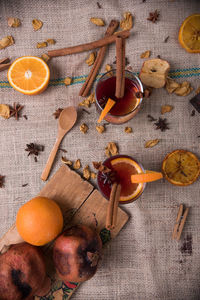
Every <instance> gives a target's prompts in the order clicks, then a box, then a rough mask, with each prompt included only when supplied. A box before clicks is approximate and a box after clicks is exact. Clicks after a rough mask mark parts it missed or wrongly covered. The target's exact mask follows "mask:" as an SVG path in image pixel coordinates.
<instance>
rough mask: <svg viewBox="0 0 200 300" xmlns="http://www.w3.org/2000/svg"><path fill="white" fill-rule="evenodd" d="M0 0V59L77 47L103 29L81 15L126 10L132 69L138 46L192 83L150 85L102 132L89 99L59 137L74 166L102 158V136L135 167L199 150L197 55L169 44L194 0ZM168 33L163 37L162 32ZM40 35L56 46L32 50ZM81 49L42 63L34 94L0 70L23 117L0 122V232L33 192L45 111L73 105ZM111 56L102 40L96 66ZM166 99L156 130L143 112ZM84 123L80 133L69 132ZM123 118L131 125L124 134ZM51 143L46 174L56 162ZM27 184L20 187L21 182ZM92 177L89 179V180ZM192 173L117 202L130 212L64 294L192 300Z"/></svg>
mask: <svg viewBox="0 0 200 300" xmlns="http://www.w3.org/2000/svg"><path fill="white" fill-rule="evenodd" d="M99 3H100V4H101V6H102V8H101V9H99V8H98V7H97V3H96V1H88V0H87V1H83V0H82V1H81V0H80V1H78V0H74V1H64V0H60V1H47V0H45V1H41V0H39V1H25V0H21V1H1V9H0V25H1V35H0V38H2V37H4V36H7V35H12V36H13V37H14V39H15V44H14V45H12V46H10V47H8V48H6V49H5V50H1V51H0V58H3V57H10V58H11V59H12V60H14V59H15V58H17V57H19V56H23V55H36V56H40V55H41V54H43V53H46V52H47V50H51V49H52V50H53V49H57V48H62V47H67V46H72V45H77V44H81V43H86V42H90V41H92V40H95V39H99V38H101V37H102V36H103V35H104V32H105V27H97V26H95V25H94V24H92V23H90V21H89V19H90V18H91V17H102V18H103V19H104V20H105V21H106V24H108V23H109V22H110V20H111V19H118V20H120V19H121V18H122V14H123V12H125V11H130V12H131V13H132V14H133V16H134V26H133V29H132V31H133V35H132V36H131V37H130V38H129V40H128V41H127V51H126V56H127V58H128V60H129V62H130V65H131V66H132V68H133V71H134V72H138V71H139V70H140V68H141V66H142V63H143V60H142V59H140V54H141V53H142V52H144V51H146V50H151V53H152V54H151V57H157V55H160V56H161V58H163V59H166V60H167V61H168V62H169V63H170V66H171V72H170V76H173V77H174V78H177V80H178V81H179V82H182V81H184V80H188V81H189V82H191V85H192V87H193V88H194V91H193V92H192V93H191V94H190V95H188V96H186V97H178V96H176V95H169V94H168V93H167V91H166V90H165V89H159V90H154V91H153V94H152V96H151V97H150V99H147V100H145V101H144V102H143V105H142V109H141V111H140V112H139V113H138V114H137V116H135V117H134V118H133V119H132V120H130V121H129V122H128V123H127V124H125V125H111V124H110V125H109V126H107V127H106V132H105V133H103V134H101V135H100V134H98V133H97V131H96V129H95V126H96V122H97V118H98V115H97V113H96V109H95V106H94V105H93V106H92V107H91V108H89V109H88V111H89V112H90V114H87V113H85V112H81V109H80V108H79V114H78V121H77V123H76V125H75V126H74V128H73V130H71V131H70V132H69V133H68V134H67V136H66V137H65V138H64V140H63V142H62V148H64V149H66V150H67V153H66V154H65V155H66V156H67V158H68V159H70V160H73V161H74V160H76V159H78V158H80V159H81V162H82V166H85V165H86V164H89V165H90V166H91V167H92V164H91V162H92V161H102V160H104V159H105V153H104V149H105V147H106V145H107V143H108V142H110V141H113V142H116V143H117V144H118V146H119V152H120V154H127V155H131V156H133V157H134V158H135V159H137V160H138V161H139V162H141V163H142V165H143V166H144V167H145V169H150V170H156V171H159V170H160V167H161V163H162V160H163V158H164V156H165V155H166V153H168V152H170V151H172V150H174V149H186V150H190V151H192V152H194V153H195V154H196V155H197V156H200V150H199V139H198V136H199V134H200V132H199V115H198V113H197V112H196V114H195V115H194V116H193V117H192V116H191V112H192V110H193V107H192V106H191V105H190V103H189V99H190V98H192V96H194V95H195V89H197V87H198V86H199V76H200V68H199V54H189V53H187V52H186V51H185V50H184V49H182V48H181V47H180V45H179V43H178V39H177V35H178V30H179V27H180V24H181V23H182V21H183V20H184V19H185V18H186V17H187V16H189V15H190V14H193V13H196V12H199V9H200V6H199V1H198V0H196V1H188V0H185V1H184V0H183V1H178V0H177V1H170V0H152V1H149V0H146V1H145V2H143V1H142V0H135V1H128V0H125V1H115V0H111V1H103V0H101V1H99ZM155 9H157V10H158V11H159V12H160V20H159V22H157V23H156V24H153V23H151V22H149V21H147V17H148V14H149V12H152V11H154V10H155ZM8 16H13V17H19V18H20V19H21V21H22V25H21V27H19V28H10V27H8V26H7V21H6V18H7V17H8ZM34 18H38V19H40V20H42V21H43V23H44V25H43V27H42V29H41V30H39V31H36V32H34V31H33V29H32V24H31V21H32V19H34ZM167 36H169V39H168V42H167V43H164V39H165V38H166V37H167ZM48 38H53V39H55V40H56V44H55V45H52V46H48V48H46V49H37V48H36V44H37V42H41V41H45V40H46V39H48ZM87 56H88V53H80V54H74V55H71V56H66V57H59V58H54V59H52V60H51V61H50V63H49V66H50V71H51V81H50V85H49V87H48V89H47V90H46V91H45V92H44V93H43V94H41V95H38V96H25V95H22V94H20V93H18V92H16V91H15V90H13V89H12V88H11V87H10V86H9V84H8V82H7V77H6V71H4V72H1V73H0V99H1V100H0V102H1V103H5V104H9V105H12V104H13V102H19V103H20V104H22V105H24V109H23V114H25V115H27V117H28V120H26V119H24V118H21V119H20V120H18V121H16V120H15V119H14V118H11V119H9V120H4V119H1V120H0V128H1V130H0V141H1V143H0V157H1V165H0V175H5V176H6V177H5V187H4V188H2V189H0V199H1V201H0V230H1V231H0V232H1V235H2V234H3V233H5V232H6V231H7V230H8V229H9V227H10V226H11V225H12V224H13V223H14V221H15V217H16V213H17V210H18V209H19V207H20V206H21V205H22V204H23V203H25V202H26V201H28V200H29V199H31V198H32V197H34V196H35V195H36V194H38V192H39V191H40V190H41V188H42V187H43V186H44V185H45V183H44V182H42V181H41V179H40V175H41V172H42V170H43V168H44V165H45V163H46V161H47V158H48V155H49V152H50V150H51V148H52V146H53V143H54V141H55V137H56V133H57V121H56V120H55V119H54V117H53V116H52V114H53V112H54V111H55V110H56V109H57V108H59V107H66V106H69V105H78V103H79V102H80V101H81V97H79V96H78V93H79V90H80V88H81V85H82V82H83V81H84V79H85V76H86V75H87V74H88V73H89V70H90V67H88V65H87V64H86V63H85V60H86V57H87ZM114 60H115V47H114V45H111V46H109V51H107V54H106V57H105V60H104V63H103V65H102V68H101V70H100V73H103V72H104V71H105V65H106V64H112V63H113V61H114ZM66 76H70V77H73V84H72V85H71V86H68V87H65V86H64V84H63V79H64V78H65V77H66ZM164 104H170V105H173V106H174V109H173V111H172V112H170V113H168V114H166V115H165V116H166V118H167V120H168V122H169V127H170V130H167V131H165V132H161V131H158V130H155V129H154V126H153V124H152V123H151V122H149V121H148V119H147V114H151V115H152V116H154V117H155V118H158V117H159V116H160V109H161V106H162V105H164ZM82 123H86V124H87V125H88V127H89V130H88V132H87V134H85V135H84V134H83V133H82V132H80V130H79V126H80V125H81V124H82ZM125 126H131V127H132V128H133V133H131V134H125V133H124V128H125ZM157 138H158V139H160V143H159V144H158V145H157V146H155V147H154V148H149V149H146V148H144V144H145V142H146V141H148V140H151V139H157ZM31 142H33V143H37V144H40V145H44V146H45V150H44V152H42V153H40V154H39V156H38V162H35V161H34V157H32V156H29V157H27V152H25V148H26V144H29V143H31ZM62 155H63V153H62V152H61V151H59V153H58V155H57V158H56V162H55V164H54V167H53V170H52V173H51V176H52V174H53V173H55V171H56V170H57V169H58V168H59V166H60V165H61V156H62ZM26 183H27V184H28V185H27V186H25V187H22V185H23V184H26ZM94 184H95V183H94ZM198 201H199V181H198V182H196V183H194V184H193V185H191V186H188V187H177V186H173V185H171V184H170V183H168V182H164V181H160V182H154V183H151V184H148V185H147V188H146V189H145V192H144V193H143V195H142V196H141V197H140V198H139V199H138V200H137V201H136V202H134V203H131V204H128V205H125V206H123V208H124V209H125V210H126V211H127V212H128V213H129V214H130V215H131V218H130V220H129V222H128V223H127V225H126V226H125V228H124V229H123V230H122V231H121V232H120V234H119V235H118V236H117V238H116V239H114V240H113V241H112V243H110V244H109V245H108V246H107V247H106V249H105V251H104V257H103V260H102V263H101V267H100V268H99V270H98V272H97V274H96V275H95V277H94V278H92V279H91V280H90V281H88V282H86V283H84V284H82V285H81V287H80V288H79V289H78V290H77V291H76V293H75V294H74V295H73V299H76V300H78V299H82V300H83V299H84V300H86V299H87V300H90V299H91V300H92V299H98V300H105V299H109V300H112V299H126V300H144V299H149V300H156V299H159V300H161V299H162V300H197V299H199V298H200V296H199V295H200V288H199V280H200V258H199V257H200V256H199V254H200V250H199V244H200V235H199V227H200V214H199V213H200V205H199V202H198ZM181 203H184V204H185V205H186V206H190V212H189V216H188V218H187V222H186V225H185V228H184V232H183V235H182V238H181V241H179V242H176V241H172V239H171V234H172V228H173V225H174V222H175V218H176V214H177V211H178V206H179V205H180V204H181ZM186 239H190V242H191V243H192V245H191V246H192V251H191V252H190V253H189V252H188V253H187V251H183V250H182V251H181V248H182V249H183V245H184V243H185V241H186Z"/></svg>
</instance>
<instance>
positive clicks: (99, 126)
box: [96, 125, 105, 133]
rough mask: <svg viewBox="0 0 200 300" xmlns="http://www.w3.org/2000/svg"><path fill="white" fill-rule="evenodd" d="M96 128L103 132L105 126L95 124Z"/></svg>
mask: <svg viewBox="0 0 200 300" xmlns="http://www.w3.org/2000/svg"><path fill="white" fill-rule="evenodd" d="M96 130H97V131H98V133H103V132H104V131H105V127H104V125H97V126H96Z"/></svg>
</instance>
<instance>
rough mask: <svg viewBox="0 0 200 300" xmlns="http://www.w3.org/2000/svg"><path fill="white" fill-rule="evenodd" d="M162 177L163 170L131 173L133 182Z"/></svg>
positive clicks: (148, 180)
mask: <svg viewBox="0 0 200 300" xmlns="http://www.w3.org/2000/svg"><path fill="white" fill-rule="evenodd" d="M161 178H163V174H162V173H161V172H154V171H146V173H140V174H134V175H131V182H132V183H145V182H152V181H156V180H159V179H161Z"/></svg>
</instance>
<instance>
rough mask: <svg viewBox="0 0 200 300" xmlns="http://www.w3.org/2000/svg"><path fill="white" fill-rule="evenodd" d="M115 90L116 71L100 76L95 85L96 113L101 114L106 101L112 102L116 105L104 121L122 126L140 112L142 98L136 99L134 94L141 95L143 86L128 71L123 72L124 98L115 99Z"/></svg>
mask: <svg viewBox="0 0 200 300" xmlns="http://www.w3.org/2000/svg"><path fill="white" fill-rule="evenodd" d="M115 89H116V70H112V71H109V72H107V73H105V74H104V75H102V77H101V78H100V79H99V81H98V83H97V85H96V89H95V98H96V106H97V111H98V112H99V113H101V112H102V111H103V109H104V107H105V105H106V103H107V101H108V99H109V98H111V99H112V100H114V101H115V102H116V103H115V104H114V106H113V107H112V108H111V110H110V112H109V113H108V114H107V115H106V116H105V118H104V119H105V120H106V121H107V122H109V123H114V124H122V123H125V122H127V121H129V120H130V119H132V118H133V117H134V116H135V115H136V114H137V113H138V111H139V110H140V107H141V103H142V100H143V98H137V97H136V93H138V92H141V93H143V86H142V83H141V81H140V79H139V78H138V77H137V76H135V75H134V74H133V73H132V72H130V71H125V88H124V96H123V97H122V98H117V97H116V96H115ZM141 93H140V94H141ZM138 94H139V93H138Z"/></svg>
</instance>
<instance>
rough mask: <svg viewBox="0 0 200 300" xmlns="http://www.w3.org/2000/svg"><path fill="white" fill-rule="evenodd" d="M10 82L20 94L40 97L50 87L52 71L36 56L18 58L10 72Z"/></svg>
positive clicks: (8, 75)
mask: <svg viewBox="0 0 200 300" xmlns="http://www.w3.org/2000/svg"><path fill="white" fill-rule="evenodd" d="M7 77H8V81H9V83H10V85H11V86H12V87H13V88H14V89H15V90H17V91H18V92H20V93H22V94H25V95H38V94H40V93H42V92H43V91H44V90H45V89H46V88H47V86H48V83H49V79H50V71H49V67H48V66H47V64H46V63H45V62H44V61H43V60H42V59H41V58H39V57H36V56H23V57H20V58H17V59H16V60H15V61H14V62H13V63H12V65H11V66H10V68H9V70H8V74H7Z"/></svg>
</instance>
